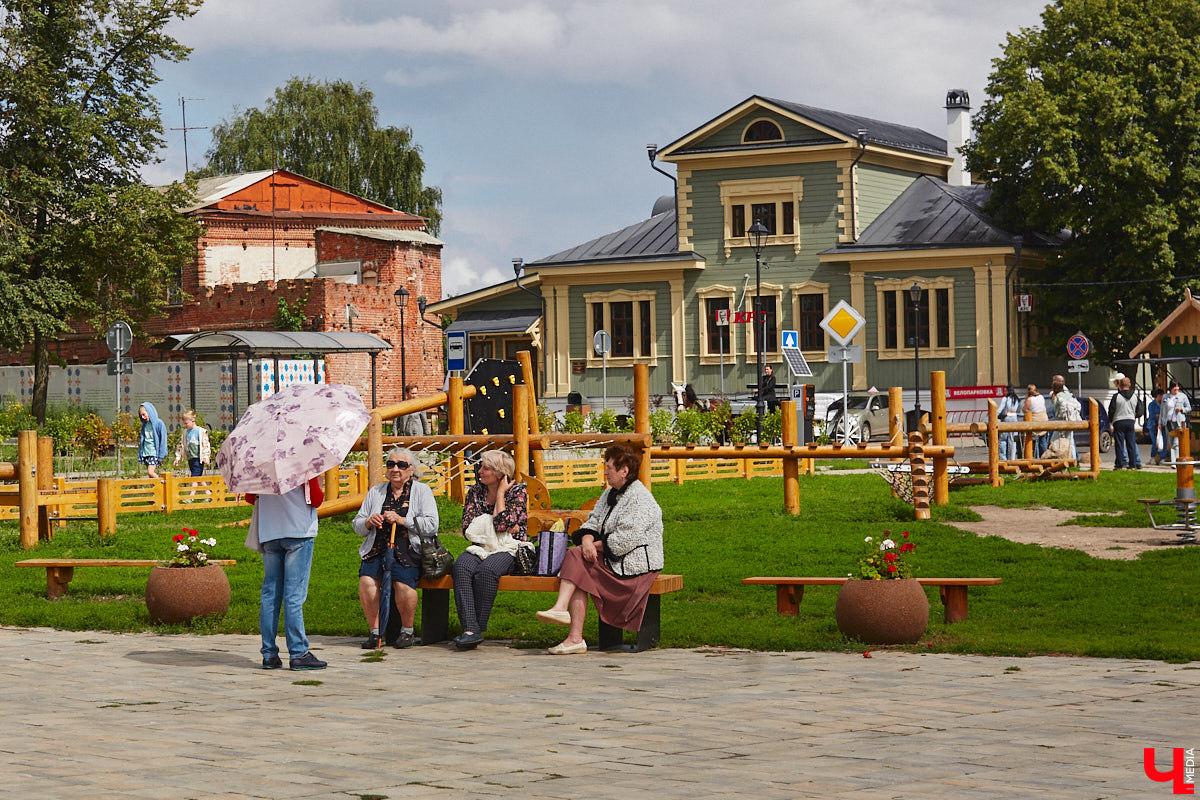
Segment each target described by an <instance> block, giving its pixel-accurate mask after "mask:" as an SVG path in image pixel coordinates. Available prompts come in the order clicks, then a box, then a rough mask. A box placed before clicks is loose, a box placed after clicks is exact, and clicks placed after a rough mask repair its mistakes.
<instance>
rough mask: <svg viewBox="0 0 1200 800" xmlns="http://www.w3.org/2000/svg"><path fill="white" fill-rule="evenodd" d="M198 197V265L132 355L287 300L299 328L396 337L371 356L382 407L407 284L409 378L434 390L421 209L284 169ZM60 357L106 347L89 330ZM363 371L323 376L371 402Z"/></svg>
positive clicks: (242, 323) (348, 368)
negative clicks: (422, 305)
mask: <svg viewBox="0 0 1200 800" xmlns="http://www.w3.org/2000/svg"><path fill="white" fill-rule="evenodd" d="M197 198H198V202H197V203H196V205H194V206H192V207H191V208H188V209H184V212H183V213H186V214H191V215H194V216H196V217H198V218H199V220H200V221H201V222H202V223H203V225H204V228H205V233H204V235H203V236H202V237H201V238H200V240H199V242H198V244H197V254H196V260H195V262H193V264H192V265H191V266H190V267H189V268H188V269H186V270H185V271H184V273H183V274H182V275H180V280H179V285H180V287H181V288H182V289H183V293H184V294H186V295H187V298H188V299H183V295H182V294H181V295H180V301H179V302H178V303H177V304H173V305H172V306H171V308H170V311H169V314H168V316H167V317H166V318H158V319H152V320H147V321H146V322H145V323H144V324H143V329H144V330H145V331H146V333H147V334H148V336H149V337H151V338H150V339H149V340H139V341H136V342H135V343H134V347H133V350H132V353H131V355H132V356H133V358H134V360H135V361H162V360H164V359H165V358H166V356H164V354H163V353H162V351H160V350H157V349H155V348H154V347H153V345H154V344H155V343H157V341H158V340H159V339H160V338H161V337H163V336H166V335H168V334H186V333H194V332H198V331H204V330H226V329H239V330H255V329H257V330H274V329H275V327H276V312H277V309H278V301H279V300H280V299H283V300H286V301H287V303H288V304H289V306H290V307H292V308H293V309H294V310H302V315H303V320H304V321H303V328H304V329H305V330H314V331H346V330H354V331H362V332H366V333H372V334H375V335H376V336H379V337H380V338H382V339H385V340H387V341H388V342H391V343H392V344H393V346H394V348H395V349H394V350H391V351H387V352H384V353H381V354H379V356H378V359H377V369H378V376H379V383H378V395H377V396H378V401H379V403H380V405H384V404H387V403H391V402H395V401H397V400H399V399H400V398H401V396H402V387H401V380H400V323H401V312H400V308H399V306H398V303H397V298H396V296H395V292H396V291H397V290H398V289H400V288H401V287H403V288H404V289H406V290H407V291H408V292H409V295H408V298H407V304H406V306H405V310H404V323H405V324H404V335H405V367H406V369H405V373H406V375H407V379H408V382H409V383H416V384H418V386H419V387H420V389H419V393H422V392H429V391H436V390H438V389H440V388H441V386H442V380H443V371H442V336H441V333H440V331H439V330H437V329H436V328H435V327H433V326H431V325H426V324H424V323H422V322H421V320H420V315H419V312H418V310H417V301H418V298H420V297H425V298H426V299H427V300H428V301H429V302H430V303H433V302H435V301H437V300H440V299H441V296H442V266H441V250H442V243H441V242H440V241H438V240H437V239H435V238H434V237H433V236H431V235H430V234H429V233H428V232H426V230H425V219H424V218H423V217H419V216H416V215H413V214H407V213H404V212H400V211H396V210H395V209H391V208H388V207H387V206H383V205H380V204H378V203H374V202H371V201H369V200H365V199H363V198H360V197H356V196H354V195H351V194H348V193H346V192H342V191H339V190H337V189H334V188H333V187H331V186H326V185H325V184H322V183H318V182H317V181H313V180H310V179H308V178H305V177H303V176H301V175H297V174H295V173H291V172H288V171H286V170H266V171H262V172H251V173H243V174H240V175H226V176H221V177H217V178H206V179H204V180H202V181H200V184H199V187H198V190H197ZM57 353H58V355H59V356H60V357H61V358H62V359H63V360H64V361H65V362H67V363H68V364H93V363H104V361H105V359H107V358H109V357H110V355H111V354H110V353H109V351H108V348H107V347H106V345H105V343H104V337H103V335H102V334H100V335H98V334H97V333H96V332H95V331H93V330H91V329H90V328H86V329H80V330H78V331H77V332H76V333H73V334H69V335H66V336H64V337H63V338H62V339H61V340H60V341H59V342H58V345H57ZM21 356H24V357H25V361H24V363H28V360H27V359H28V356H27V354H24V353H23V354H21ZM15 360H16V362H17V363H21V361H20V357H17V359H15ZM370 369H371V366H370V358H369V356H367V355H361V354H354V355H331V356H329V357H328V359H327V372H328V378H329V380H331V381H334V382H339V383H349V384H352V385H354V386H357V387H359V390H360V391H361V392H362V395H363V397H364V398H367V399H369V398H370V374H371V373H370Z"/></svg>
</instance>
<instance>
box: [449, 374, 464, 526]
mask: <svg viewBox="0 0 1200 800" xmlns="http://www.w3.org/2000/svg"><path fill="white" fill-rule="evenodd" d="M446 419H447V423H448V425H449V428H450V430H449V433H450V435H451V436H462V435H463V381H462V377H461V376H459V375H451V376H450V392H449V397H448V398H447V399H446ZM450 499H451V500H453V501H454V502H456V503H462V502H464V501H465V500H466V499H467V476H466V475H464V474H463V457H462V454H461V453H459V452H457V451H456V452H455V453H454V454H453V455H451V456H450Z"/></svg>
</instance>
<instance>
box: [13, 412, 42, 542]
mask: <svg viewBox="0 0 1200 800" xmlns="http://www.w3.org/2000/svg"><path fill="white" fill-rule="evenodd" d="M36 468H37V431H17V491H18V493H19V495H20V497H19V499H18V501H17V505H18V508H19V514H20V521H21V522H20V531H21V547H22V548H23V549H25V550H28V549H30V548H31V547H34V546H36V545H37V543H38V523H37V509H38V502H37V501H38V488H37V477H36V474H35V472H36Z"/></svg>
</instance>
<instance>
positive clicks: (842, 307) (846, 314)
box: [821, 300, 866, 345]
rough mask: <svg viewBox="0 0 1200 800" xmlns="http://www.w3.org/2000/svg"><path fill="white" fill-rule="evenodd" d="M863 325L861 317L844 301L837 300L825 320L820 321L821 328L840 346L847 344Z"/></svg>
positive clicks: (864, 322) (864, 321)
mask: <svg viewBox="0 0 1200 800" xmlns="http://www.w3.org/2000/svg"><path fill="white" fill-rule="evenodd" d="M865 324H866V320H865V319H863V315H862V314H860V313H858V312H857V311H855V310H854V307H853V306H851V305H850V304H849V303H847V302H846V301H845V300H839V301H838V304H837V305H836V306H834V307H833V308H832V309H830V311H829V313H828V314H826V315H825V319H823V320H821V327H822V328H824V329H825V332H826V333H828V334H829V335H830V336H832V337H833V338H834V339H836V340H837V343H838V344H841V345H846V344H849V343H850V340H851V339H853V338H854V337H855V336H857V335H858V332H859V331H860V330H862V327H863V325H865Z"/></svg>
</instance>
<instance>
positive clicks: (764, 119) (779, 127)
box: [742, 117, 783, 144]
mask: <svg viewBox="0 0 1200 800" xmlns="http://www.w3.org/2000/svg"><path fill="white" fill-rule="evenodd" d="M760 122H769V123H771V124H772V125H774V126H775V130H777V131H779V138H778V139H758V140H755V141H753V142H747V141H746V135H747V134H748V133H750V129H751V128H753V127H754V126H755V125H757V124H758V123H760ZM782 141H783V126H782V125H780V124H779V122H778V120H774V119H771V118H770V117H755V118H754V119H752V120H750V121H749V122H747V123H746V127H744V128H742V144H773V143H775V142H782Z"/></svg>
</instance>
